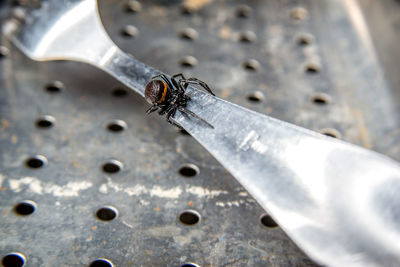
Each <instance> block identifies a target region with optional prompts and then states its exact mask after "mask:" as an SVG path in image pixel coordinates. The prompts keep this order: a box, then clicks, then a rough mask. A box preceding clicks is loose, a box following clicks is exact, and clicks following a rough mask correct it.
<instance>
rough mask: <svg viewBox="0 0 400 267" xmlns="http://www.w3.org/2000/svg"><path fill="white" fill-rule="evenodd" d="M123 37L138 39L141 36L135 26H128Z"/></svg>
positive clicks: (123, 31)
mask: <svg viewBox="0 0 400 267" xmlns="http://www.w3.org/2000/svg"><path fill="white" fill-rule="evenodd" d="M121 33H122V36H124V37H128V38H132V37H136V36H137V35H138V34H139V30H138V29H137V28H136V27H135V26H133V25H126V26H125V27H124V28H123V29H122V31H121Z"/></svg>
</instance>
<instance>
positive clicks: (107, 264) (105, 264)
mask: <svg viewBox="0 0 400 267" xmlns="http://www.w3.org/2000/svg"><path fill="white" fill-rule="evenodd" d="M113 266H114V265H113V264H112V262H111V261H109V260H107V259H104V258H101V259H97V260H94V261H92V262H91V263H90V265H89V267H113Z"/></svg>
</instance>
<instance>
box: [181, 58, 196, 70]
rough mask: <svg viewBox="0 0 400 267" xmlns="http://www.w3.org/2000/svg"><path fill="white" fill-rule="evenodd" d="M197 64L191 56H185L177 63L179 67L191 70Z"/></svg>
mask: <svg viewBox="0 0 400 267" xmlns="http://www.w3.org/2000/svg"><path fill="white" fill-rule="evenodd" d="M197 63H198V61H197V59H196V58H195V57H193V56H186V57H184V58H182V59H181V60H180V61H179V64H180V65H181V67H185V68H191V67H194V66H196V65H197Z"/></svg>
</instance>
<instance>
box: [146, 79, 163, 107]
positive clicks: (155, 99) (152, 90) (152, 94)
mask: <svg viewBox="0 0 400 267" xmlns="http://www.w3.org/2000/svg"><path fill="white" fill-rule="evenodd" d="M167 93H168V86H167V84H166V83H165V82H164V81H161V80H152V81H151V82H149V83H148V84H147V86H146V89H145V91H144V97H145V99H146V101H147V102H149V103H150V104H155V103H158V104H160V103H162V102H163V101H164V100H165V99H166V97H167Z"/></svg>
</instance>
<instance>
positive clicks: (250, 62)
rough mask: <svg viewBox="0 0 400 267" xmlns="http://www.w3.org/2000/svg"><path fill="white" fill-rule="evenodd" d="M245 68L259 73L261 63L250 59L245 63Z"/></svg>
mask: <svg viewBox="0 0 400 267" xmlns="http://www.w3.org/2000/svg"><path fill="white" fill-rule="evenodd" d="M243 68H244V69H245V70H248V71H257V70H258V69H259V68H260V63H259V62H258V61H257V60H255V59H249V60H247V61H245V62H244V63H243Z"/></svg>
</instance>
